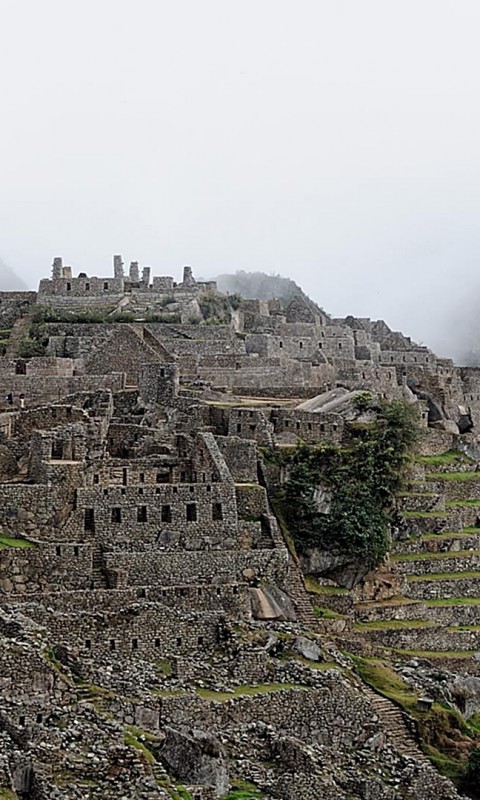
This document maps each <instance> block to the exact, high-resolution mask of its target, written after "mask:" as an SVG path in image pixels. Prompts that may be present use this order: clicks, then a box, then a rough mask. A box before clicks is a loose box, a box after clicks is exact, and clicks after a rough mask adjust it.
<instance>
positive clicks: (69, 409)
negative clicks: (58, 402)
mask: <svg viewBox="0 0 480 800" xmlns="http://www.w3.org/2000/svg"><path fill="white" fill-rule="evenodd" d="M71 416H72V406H68V407H67V418H70V417H71Z"/></svg>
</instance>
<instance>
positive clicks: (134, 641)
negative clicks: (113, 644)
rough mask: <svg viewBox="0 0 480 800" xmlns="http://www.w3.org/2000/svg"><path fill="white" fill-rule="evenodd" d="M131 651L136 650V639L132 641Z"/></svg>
mask: <svg viewBox="0 0 480 800" xmlns="http://www.w3.org/2000/svg"><path fill="white" fill-rule="evenodd" d="M132 650H138V639H132Z"/></svg>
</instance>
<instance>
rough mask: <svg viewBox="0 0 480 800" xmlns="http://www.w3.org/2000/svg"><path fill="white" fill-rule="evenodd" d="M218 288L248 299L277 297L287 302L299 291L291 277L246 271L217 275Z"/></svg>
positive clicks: (271, 298)
mask: <svg viewBox="0 0 480 800" xmlns="http://www.w3.org/2000/svg"><path fill="white" fill-rule="evenodd" d="M215 280H216V281H217V284H218V288H219V290H220V291H221V292H224V293H225V294H227V293H229V294H240V295H241V296H242V297H245V298H247V299H249V300H273V299H275V298H279V299H280V300H283V301H284V302H288V301H289V300H290V299H291V298H292V297H293V295H294V294H297V293H298V292H300V291H301V288H300V286H299V285H298V284H297V283H295V281H293V280H292V279H291V278H283V277H282V276H281V275H274V274H270V275H267V273H266V272H260V271H257V272H246V271H245V270H237V272H235V273H230V274H227V273H225V274H223V275H217V276H216V278H215Z"/></svg>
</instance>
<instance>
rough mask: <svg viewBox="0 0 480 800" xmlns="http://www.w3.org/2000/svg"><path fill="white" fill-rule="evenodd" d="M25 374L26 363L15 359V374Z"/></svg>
mask: <svg viewBox="0 0 480 800" xmlns="http://www.w3.org/2000/svg"><path fill="white" fill-rule="evenodd" d="M26 374H27V365H26V364H25V361H17V363H16V364H15V375H26Z"/></svg>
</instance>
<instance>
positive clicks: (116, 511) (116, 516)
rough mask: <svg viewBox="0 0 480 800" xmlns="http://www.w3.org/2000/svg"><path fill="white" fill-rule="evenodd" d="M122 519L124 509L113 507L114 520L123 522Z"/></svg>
mask: <svg viewBox="0 0 480 800" xmlns="http://www.w3.org/2000/svg"><path fill="white" fill-rule="evenodd" d="M121 521H122V509H121V508H118V507H116V508H112V522H121Z"/></svg>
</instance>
